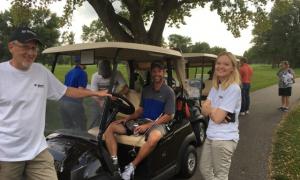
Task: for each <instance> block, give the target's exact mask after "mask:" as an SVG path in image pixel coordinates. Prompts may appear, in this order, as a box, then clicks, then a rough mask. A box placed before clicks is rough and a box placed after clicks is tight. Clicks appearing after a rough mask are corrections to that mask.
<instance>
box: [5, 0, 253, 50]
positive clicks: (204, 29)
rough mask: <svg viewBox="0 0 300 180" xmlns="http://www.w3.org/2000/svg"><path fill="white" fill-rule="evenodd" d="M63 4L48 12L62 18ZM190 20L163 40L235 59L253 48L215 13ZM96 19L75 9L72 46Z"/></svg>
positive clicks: (203, 11)
mask: <svg viewBox="0 0 300 180" xmlns="http://www.w3.org/2000/svg"><path fill="white" fill-rule="evenodd" d="M9 7H10V2H9V0H1V6H0V11H3V10H5V9H9ZM62 7H63V2H57V3H55V4H53V5H50V10H51V11H52V12H55V13H57V14H58V15H60V16H61V15H62V13H63V8H62ZM191 15H192V16H191V17H186V18H185V22H186V25H181V26H180V28H175V27H173V28H169V27H167V26H166V28H165V30H164V33H163V37H164V39H165V40H167V39H168V36H169V35H170V34H179V35H181V36H187V37H190V38H191V40H192V43H195V42H207V43H208V44H209V45H210V47H213V46H219V47H224V48H226V49H227V51H230V52H232V53H234V54H236V55H243V53H244V51H246V50H248V49H249V48H250V47H251V46H252V44H251V40H252V34H251V32H252V29H253V26H252V25H251V24H250V26H249V27H248V28H247V29H244V30H241V36H240V37H239V38H235V37H234V36H233V35H232V34H231V32H230V31H227V27H226V25H225V24H224V23H222V22H221V20H220V17H219V16H218V15H217V13H216V11H213V12H212V11H210V10H209V6H206V7H204V8H200V7H199V8H196V9H194V10H192V12H191ZM95 19H97V14H96V12H95V11H94V9H93V8H92V7H91V6H90V4H89V3H87V2H84V4H83V6H81V7H79V8H77V9H76V11H75V12H74V14H73V19H72V27H70V28H69V29H68V30H69V31H73V32H75V42H76V43H81V38H80V36H81V33H82V26H83V25H84V24H85V25H89V24H90V23H91V22H92V21H93V20H95Z"/></svg>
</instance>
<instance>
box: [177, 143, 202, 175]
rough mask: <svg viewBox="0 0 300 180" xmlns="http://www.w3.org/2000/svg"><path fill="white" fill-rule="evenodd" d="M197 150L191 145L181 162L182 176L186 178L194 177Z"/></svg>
mask: <svg viewBox="0 0 300 180" xmlns="http://www.w3.org/2000/svg"><path fill="white" fill-rule="evenodd" d="M197 163H198V162H197V152H196V149H195V147H194V146H192V145H189V146H188V147H187V148H186V150H185V152H184V156H183V159H182V162H181V171H180V176H181V177H184V178H189V177H192V176H193V175H194V173H195V171H196V168H197Z"/></svg>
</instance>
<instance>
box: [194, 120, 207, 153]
mask: <svg viewBox="0 0 300 180" xmlns="http://www.w3.org/2000/svg"><path fill="white" fill-rule="evenodd" d="M192 128H193V131H194V134H195V136H196V140H197V146H198V147H199V146H201V145H202V144H203V143H204V140H205V138H206V124H205V123H204V121H201V120H198V121H197V122H193V123H192Z"/></svg>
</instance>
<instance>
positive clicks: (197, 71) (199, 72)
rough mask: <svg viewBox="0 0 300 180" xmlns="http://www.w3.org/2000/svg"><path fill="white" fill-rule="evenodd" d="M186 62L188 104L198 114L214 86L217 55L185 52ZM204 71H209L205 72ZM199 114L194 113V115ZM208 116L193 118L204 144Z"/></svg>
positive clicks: (198, 139)
mask: <svg viewBox="0 0 300 180" xmlns="http://www.w3.org/2000/svg"><path fill="white" fill-rule="evenodd" d="M183 57H184V59H185V60H186V61H187V63H186V69H185V70H186V71H185V73H186V77H187V79H186V84H187V90H188V92H189V98H188V104H189V105H190V107H192V108H191V112H192V113H196V114H198V112H199V111H200V109H201V102H202V101H203V100H205V99H206V97H207V96H208V93H209V91H210V88H211V87H212V75H213V72H214V66H215V61H216V59H217V56H216V55H214V54H206V53H185V54H183ZM204 71H208V72H207V73H204ZM195 116H197V115H194V117H195ZM208 120H209V119H208V117H204V116H203V115H201V116H199V115H198V118H194V119H192V120H191V124H192V127H193V130H194V132H195V135H196V138H197V142H199V143H200V144H202V143H203V142H204V140H205V138H206V128H207V126H208Z"/></svg>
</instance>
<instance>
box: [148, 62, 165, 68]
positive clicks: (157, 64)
mask: <svg viewBox="0 0 300 180" xmlns="http://www.w3.org/2000/svg"><path fill="white" fill-rule="evenodd" d="M154 68H159V69H165V65H164V63H163V62H162V61H154V62H152V63H151V70H152V69H154Z"/></svg>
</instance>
